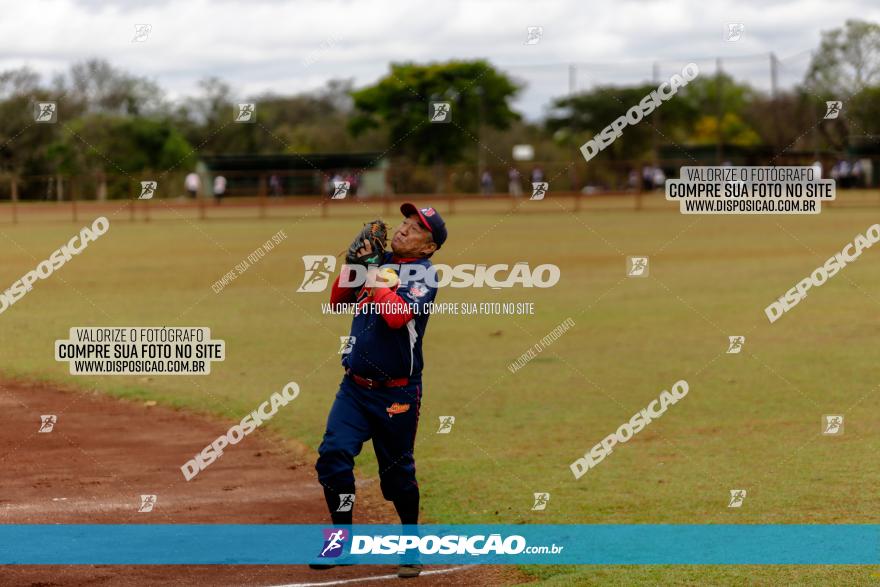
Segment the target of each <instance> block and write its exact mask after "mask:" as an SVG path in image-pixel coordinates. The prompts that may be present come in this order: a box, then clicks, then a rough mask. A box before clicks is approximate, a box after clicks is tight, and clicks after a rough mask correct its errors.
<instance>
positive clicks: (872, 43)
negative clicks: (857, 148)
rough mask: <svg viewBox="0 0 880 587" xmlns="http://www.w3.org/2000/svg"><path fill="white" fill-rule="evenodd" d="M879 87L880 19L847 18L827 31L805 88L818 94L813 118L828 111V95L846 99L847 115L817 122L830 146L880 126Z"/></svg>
mask: <svg viewBox="0 0 880 587" xmlns="http://www.w3.org/2000/svg"><path fill="white" fill-rule="evenodd" d="M878 88H880V25H877V24H876V23H872V22H866V21H863V20H847V21H846V23H845V24H844V26H843V27H842V28H837V29H833V30H830V31H825V32H823V33H822V40H821V42H820V43H819V48H818V50H817V51H816V52H815V53H814V54H813V60H812V62H811V63H810V68H809V70H808V71H807V75H806V79H805V82H804V89H805V90H806V91H808V92H809V93H810V94H811V95H812V97H813V99H814V100H815V105H814V112H815V114H814V118H820V117H821V116H822V115H823V114H824V112H825V104H824V102H825V101H829V100H841V101H843V108H844V110H843V116H840V117H839V118H838V119H836V120H824V121H822V124H820V125H819V126H818V127H817V129H818V131H819V133H820V134H821V137H822V140H823V142H824V143H825V145H826V146H831V147H832V148H836V149H843V148H845V147H846V146H847V145H848V144H850V142H851V139H852V138H855V137H856V136H859V137H860V138H868V139H872V137H871V136H870V135H872V134H876V133H877V132H878V130H880V104H878V102H877V98H878ZM872 140H873V139H872ZM816 146H817V148H818V147H820V146H821V145H816Z"/></svg>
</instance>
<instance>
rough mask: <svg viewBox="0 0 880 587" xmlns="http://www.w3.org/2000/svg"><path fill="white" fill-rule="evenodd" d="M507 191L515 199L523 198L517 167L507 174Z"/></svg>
mask: <svg viewBox="0 0 880 587" xmlns="http://www.w3.org/2000/svg"><path fill="white" fill-rule="evenodd" d="M507 182H508V183H507V189H508V191H509V192H510V195H511V196H513V197H514V198H521V197H522V194H523V192H522V184H521V183H520V176H519V171H518V170H517V169H516V168H515V167H511V168H510V170H509V171H508V172H507Z"/></svg>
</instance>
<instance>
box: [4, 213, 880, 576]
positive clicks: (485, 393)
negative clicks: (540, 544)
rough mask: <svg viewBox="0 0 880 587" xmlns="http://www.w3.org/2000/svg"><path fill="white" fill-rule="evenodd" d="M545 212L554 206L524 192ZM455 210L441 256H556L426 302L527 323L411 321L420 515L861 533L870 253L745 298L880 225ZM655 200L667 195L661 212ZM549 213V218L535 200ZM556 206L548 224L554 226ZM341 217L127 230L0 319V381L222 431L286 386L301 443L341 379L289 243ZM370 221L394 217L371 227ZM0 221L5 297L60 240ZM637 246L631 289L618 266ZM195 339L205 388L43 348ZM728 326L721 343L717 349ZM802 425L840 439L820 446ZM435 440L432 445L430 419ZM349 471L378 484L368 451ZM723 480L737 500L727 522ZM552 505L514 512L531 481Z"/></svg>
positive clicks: (870, 438) (323, 235) (824, 439)
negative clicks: (846, 526) (640, 417)
mask: <svg viewBox="0 0 880 587" xmlns="http://www.w3.org/2000/svg"><path fill="white" fill-rule="evenodd" d="M543 204H544V205H546V206H551V207H552V206H553V203H552V201H549V200H548V201H545V202H544V203H543ZM507 208H508V207H507V206H504V207H503V208H500V209H499V213H498V214H497V215H487V214H464V213H459V214H455V215H452V216H448V217H447V218H446V220H447V225H448V227H449V231H450V237H449V241H448V243H447V246H445V247H444V248H443V250H442V251H441V252H440V253H438V255H437V256H436V259H435V260H436V261H437V262H439V263H447V264H455V263H509V264H513V263H515V262H517V261H528V262H529V263H530V264H531V265H532V266H535V265H537V264H541V263H555V264H557V265H559V267H560V268H561V271H562V277H561V279H560V282H559V284H558V285H557V286H556V287H555V288H551V289H522V288H517V289H512V290H492V289H488V288H485V289H470V290H464V289H445V290H441V292H440V294H439V296H438V299H437V301H438V302H445V301H458V302H465V301H468V302H484V301H486V302H489V301H501V302H505V301H523V302H534V304H535V308H536V315H534V316H475V317H474V316H435V317H433V318H432V319H431V322H430V324H429V327H428V333H427V337H426V340H425V343H424V351H425V355H426V371H425V395H424V400H423V406H422V426H421V427H420V430H419V438H418V443H417V452H416V456H417V463H418V473H419V480H420V484H421V486H422V491H423V511H424V514H425V516H426V517H427V518H428V519H429V520H430V521H434V522H447V523H451V522H455V523H486V522H494V523H747V524H752V523H878V521H880V513H878V512H880V494H878V492H877V491H876V487H877V485H878V483H880V470H878V469H877V468H876V467H874V466H872V465H871V464H872V463H873V462H874V459H875V458H876V455H877V451H878V449H880V442H878V438H880V418H878V415H880V413H878V406H877V401H876V398H877V393H878V382H877V380H878V374H880V367H878V361H877V360H876V353H877V340H878V339H877V337H878V334H880V324H878V320H877V318H876V317H877V316H878V306H880V271H878V267H880V250H875V249H868V250H866V251H865V252H864V253H863V255H862V256H861V257H860V258H859V259H858V260H857V261H855V262H853V263H852V264H851V265H849V266H847V267H846V268H844V269H843V270H842V271H841V272H840V273H839V274H838V275H837V276H835V277H834V278H832V279H831V280H829V281H828V282H827V283H825V284H824V285H823V286H822V287H820V288H816V289H813V290H811V291H810V293H809V295H808V297H807V298H806V299H805V300H803V301H802V302H801V303H800V304H799V305H798V306H797V307H795V308H794V309H793V310H791V311H790V312H789V313H787V314H786V315H785V316H783V317H782V318H781V319H780V320H779V321H778V322H776V323H774V324H770V323H768V321H767V319H766V317H765V316H764V312H763V309H764V307H765V306H766V305H767V304H769V303H770V302H771V301H773V300H775V299H776V298H777V297H778V296H780V295H782V294H783V293H784V292H785V291H786V290H787V289H789V288H791V287H793V286H794V285H795V284H796V283H797V282H798V281H799V280H800V279H802V278H804V277H806V276H808V275H809V274H810V273H811V272H812V271H813V270H814V269H815V268H816V267H818V266H820V265H821V264H822V263H823V262H824V261H825V259H827V258H828V257H830V256H831V255H833V254H834V253H836V252H838V251H839V250H840V249H841V248H842V247H843V246H844V245H845V244H846V243H848V242H850V241H852V239H853V238H854V237H855V236H856V235H857V234H859V233H864V231H865V230H866V229H867V228H868V227H869V226H870V225H872V224H874V223H876V222H877V221H878V219H880V214H878V212H877V210H876V209H849V210H846V209H832V210H826V211H824V212H822V214H820V215H818V216H802V217H794V216H792V217H785V216H780V217H769V216H766V217H757V216H727V217H710V216H682V215H679V214H678V213H677V211H675V212H665V213H660V212H643V213H634V212H630V211H593V210H590V209H589V207H587V208H585V209H584V210H583V211H581V212H580V213H578V214H560V213H555V214H544V213H540V212H537V213H535V212H533V210H535V203H532V204H531V205H530V210H529V213H520V214H510V213H508V211H507ZM673 208H674V205H672V204H670V206H669V209H670V210H672V209H673ZM551 209H552V208H551ZM558 211H559V210H556V212H558ZM370 214H371V212H370V211H368V210H364V214H363V218H358V217H355V216H350V217H347V218H330V219H326V220H321V219H317V218H307V219H301V220H297V219H280V218H269V219H266V220H262V221H260V220H253V221H241V220H237V221H233V220H215V221H209V222H195V221H193V222H190V221H186V220H176V221H175V220H168V221H158V222H151V223H142V222H138V223H130V222H128V221H127V215H126V214H122V215H121V216H120V220H119V221H118V222H114V218H113V217H111V223H112V225H111V229H110V231H109V232H108V233H107V234H106V235H105V236H103V237H102V238H101V239H99V240H98V241H97V242H95V243H93V244H92V245H90V247H89V248H88V249H87V250H86V251H85V252H84V253H83V254H82V255H80V256H78V257H75V258H73V259H72V260H71V261H70V262H69V263H68V264H67V265H65V266H64V267H63V268H61V269H60V270H59V271H58V272H57V273H55V274H54V275H53V276H52V277H51V278H49V279H48V280H45V281H40V282H38V283H37V284H36V285H35V287H34V289H33V291H32V292H30V293H29V294H28V295H27V296H25V297H24V298H23V299H21V300H20V301H18V302H17V303H16V304H15V305H14V306H12V307H11V308H9V309H8V310H7V311H6V312H5V313H3V314H0V337H2V340H3V344H2V353H0V369H2V371H4V372H5V373H6V374H7V375H15V376H27V377H31V378H39V379H44V380H51V381H57V382H60V383H64V384H66V385H70V384H78V385H82V386H89V387H94V388H97V389H100V390H102V391H105V392H107V393H111V394H114V395H118V396H122V397H149V398H152V399H157V400H159V401H162V402H165V403H168V404H172V405H175V406H180V407H185V408H188V409H193V410H197V411H202V412H210V413H216V414H221V415H225V416H227V417H229V418H230V419H240V418H241V416H242V415H243V414H245V413H247V412H248V411H250V410H251V409H253V408H254V407H255V406H256V405H257V404H258V403H259V402H261V401H263V400H264V399H266V398H268V396H269V395H270V394H271V393H272V392H273V391H277V390H280V389H281V387H282V386H283V385H284V384H285V383H286V382H288V381H291V380H294V381H297V382H298V383H299V384H300V387H301V389H302V394H301V395H300V398H299V399H298V400H297V401H296V402H295V404H294V405H293V406H291V407H290V408H287V409H285V410H282V411H281V412H280V413H279V415H277V416H276V417H275V418H274V419H273V420H272V421H271V422H270V423H269V424H268V427H269V428H271V429H273V430H275V431H276V432H279V433H282V434H284V435H286V436H289V437H291V438H294V439H297V440H299V441H301V442H302V443H303V444H305V445H307V446H308V447H311V448H312V449H315V448H316V447H317V445H318V443H319V441H320V438H321V435H322V433H323V427H324V423H325V419H326V414H327V411H328V409H329V406H330V404H331V402H332V400H333V395H334V393H335V391H336V386H337V384H338V381H339V379H340V377H341V368H340V366H339V356H338V355H337V350H338V345H339V336H341V335H345V334H347V333H348V321H349V318H348V317H346V316H323V315H322V314H321V309H320V304H321V302H326V301H327V295H325V294H306V293H296V291H295V290H296V288H297V287H298V286H299V283H300V281H301V279H302V275H303V267H302V263H301V260H300V257H301V256H302V255H304V254H321V253H330V252H333V253H336V252H339V251H341V250H343V249H344V248H345V247H346V246H347V244H348V242H349V240H350V238H351V237H352V235H353V234H354V233H355V232H356V231H357V229H358V228H359V226H360V222H361V221H365V220H369V219H370V218H371V217H372V216H370ZM386 219H387V220H392V221H393V222H395V223H396V222H397V218H395V217H394V215H392V216H391V217H389V218H386ZM89 222H90V219H88V220H83V221H81V222H80V223H78V224H73V223H70V222H65V223H60V222H53V223H48V222H42V223H41V222H39V221H38V220H31V219H29V220H28V222H27V223H23V224H19V225H16V226H12V225H5V226H2V227H0V243H2V245H3V246H2V248H0V261H2V262H0V289H5V288H7V287H9V285H10V284H11V283H12V282H13V281H15V280H16V279H18V278H20V277H21V276H22V275H24V274H25V273H26V272H27V271H29V270H30V269H33V268H34V267H35V266H36V264H37V263H38V262H39V261H41V260H43V259H45V258H46V257H47V256H48V255H49V254H50V253H51V252H52V251H53V250H55V248H57V247H58V246H60V245H61V244H62V243H64V242H66V241H67V240H68V239H69V238H70V237H71V236H72V235H73V234H74V233H75V232H77V231H78V230H79V228H80V227H81V226H84V225H85V224H87V223H89ZM282 229H283V230H285V232H286V233H287V234H288V236H289V238H288V239H287V240H286V241H284V242H282V243H281V244H280V245H278V246H276V247H275V249H274V251H272V252H271V253H269V254H268V255H267V256H266V257H265V258H264V259H262V260H261V261H260V262H259V263H258V264H256V265H254V266H252V267H251V268H250V269H248V271H247V272H246V273H244V274H243V275H241V276H240V277H238V279H236V280H235V281H234V282H233V283H231V284H230V285H229V286H228V287H226V289H225V290H223V291H222V292H221V293H219V294H215V293H214V292H213V291H212V289H211V285H212V283H214V282H215V281H216V280H217V279H219V278H220V277H221V276H223V274H225V273H226V272H227V271H230V270H232V269H233V267H234V266H235V265H236V264H237V263H239V262H240V261H241V260H242V259H244V258H245V257H246V256H247V255H248V254H249V253H250V252H251V251H253V250H254V249H256V248H257V247H259V246H260V245H261V244H262V243H263V242H264V241H265V240H267V239H269V238H270V237H271V236H272V235H273V234H274V233H275V232H277V231H278V230H282ZM627 255H647V256H649V258H650V276H649V277H648V278H645V279H635V278H627V277H626V276H625V258H626V256H627ZM569 317H570V318H572V319H573V320H574V322H575V326H574V327H573V328H572V329H571V330H570V331H568V332H567V333H566V334H565V335H564V336H562V337H561V338H560V339H559V340H558V341H556V342H555V343H554V344H552V345H551V346H550V347H549V348H547V349H546V350H544V351H543V352H542V353H541V354H540V355H538V357H537V358H536V359H535V360H533V361H531V362H530V363H529V364H528V365H526V366H525V367H524V368H522V369H521V370H519V371H517V372H516V373H514V374H512V373H510V371H509V370H508V369H507V365H508V364H509V363H511V362H512V361H514V360H516V359H517V358H518V357H519V356H520V355H521V354H522V353H524V352H525V351H526V350H527V349H529V348H530V347H532V346H533V345H534V344H536V343H537V342H538V341H539V340H540V339H541V338H542V337H544V336H545V335H546V334H547V333H548V332H550V331H551V330H552V329H553V328H554V327H555V326H556V325H558V324H559V323H560V322H562V321H563V320H565V319H566V318H569ZM162 325H165V326H172V325H179V326H209V327H211V329H212V335H213V337H214V338H221V339H224V340H225V341H226V344H227V353H228V358H227V360H226V361H225V362H222V363H214V365H213V367H212V373H211V375H210V376H208V377H161V376H154V377H150V378H146V377H103V378H97V377H93V378H86V377H77V378H73V377H71V376H69V375H68V374H67V364H66V363H56V362H55V361H54V354H53V353H54V351H53V344H54V341H55V340H56V339H60V338H66V337H67V333H68V329H69V328H70V327H72V326H162ZM729 335H745V336H746V344H745V347H744V350H743V352H742V354H739V355H728V354H726V350H727V337H728V336H729ZM679 379H686V380H687V381H688V382H689V384H690V393H689V394H688V396H687V397H686V398H684V399H683V400H682V401H680V402H679V403H678V404H676V405H674V406H672V407H671V408H670V409H669V411H668V412H667V413H666V414H665V415H664V416H663V417H662V418H661V419H659V420H656V421H654V422H653V423H652V424H651V425H650V426H648V427H647V428H646V429H645V430H643V431H642V432H641V433H640V434H638V435H637V436H636V437H635V438H633V439H632V440H630V441H629V442H628V443H627V444H625V445H622V446H618V447H617V448H615V450H614V452H613V453H612V454H610V455H609V456H608V457H607V458H606V459H605V460H604V461H603V462H602V463H601V464H599V465H598V467H597V468H596V469H594V470H591V471H589V472H588V473H587V474H586V475H585V476H584V477H582V478H581V479H580V480H574V478H573V476H572V474H571V472H570V470H569V464H570V463H571V462H572V461H574V460H575V459H576V458H578V457H579V456H582V454H583V453H584V452H585V451H588V450H589V449H590V447H592V446H593V445H594V444H596V443H598V442H599V441H600V440H601V439H602V438H603V437H605V436H606V435H608V434H610V433H612V432H613V431H614V430H615V429H616V428H617V427H618V426H619V425H620V424H622V423H624V422H625V421H627V420H628V419H629V418H630V416H631V415H632V414H634V413H635V412H637V411H639V410H641V409H642V408H644V407H646V406H647V405H648V403H649V402H650V401H651V400H652V399H654V398H656V397H657V396H658V394H659V393H660V391H661V390H663V389H668V388H669V387H670V386H671V385H672V384H673V383H674V382H675V381H677V380H679ZM823 414H843V415H844V416H845V422H846V424H845V433H844V435H843V436H841V437H829V436H822V435H821V434H820V420H821V417H822V415H823ZM441 415H454V416H455V417H456V423H455V427H454V430H453V432H452V433H451V434H448V435H438V434H436V433H435V432H436V430H437V426H438V417H439V416H441ZM359 465H360V470H359V475H361V476H364V475H367V476H372V475H376V467H375V460H374V458H373V456H372V452H371V450H368V449H365V451H364V455H363V456H362V457H361V458H360V462H359ZM730 489H746V490H747V491H748V497H747V498H746V501H745V503H744V505H743V507H742V508H739V509H731V508H728V507H727V503H728V496H729V490H730ZM538 491H547V492H549V493H550V494H551V499H550V503H549V506H548V507H547V509H546V511H543V512H533V511H530V508H531V506H532V502H533V499H532V493H533V492H538ZM527 571H528V572H530V573H534V574H535V577H536V581H537V580H543V581H545V583H542V584H547V585H568V584H575V583H577V584H603V585H633V584H638V585H654V584H681V585H705V584H743V583H750V584H767V585H770V584H810V585H813V584H815V585H820V584H853V585H855V584H866V583H869V582H872V581H873V582H876V581H877V579H876V577H875V576H874V575H876V574H877V569H875V568H869V567H857V568H852V567H810V568H808V567H650V568H647V567H566V568H558V567H543V568H535V567H530V568H528V569H527Z"/></svg>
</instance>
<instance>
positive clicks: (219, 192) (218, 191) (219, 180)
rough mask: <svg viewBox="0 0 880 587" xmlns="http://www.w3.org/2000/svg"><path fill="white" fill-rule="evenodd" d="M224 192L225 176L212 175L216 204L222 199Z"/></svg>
mask: <svg viewBox="0 0 880 587" xmlns="http://www.w3.org/2000/svg"><path fill="white" fill-rule="evenodd" d="M224 194H226V178H225V177H223V176H222V175H218V176H216V177H214V197H215V198H217V203H218V204H219V203H220V200H222V199H223V196H224Z"/></svg>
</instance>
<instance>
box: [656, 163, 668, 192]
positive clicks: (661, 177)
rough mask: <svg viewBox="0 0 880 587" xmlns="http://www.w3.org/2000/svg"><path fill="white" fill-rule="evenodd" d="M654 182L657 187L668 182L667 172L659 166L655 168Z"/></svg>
mask: <svg viewBox="0 0 880 587" xmlns="http://www.w3.org/2000/svg"><path fill="white" fill-rule="evenodd" d="M653 183H654V187H655V188H662V187H663V186H664V185H665V184H666V174H665V173H663V170H662V169H660V168H659V167H655V168H654V177H653Z"/></svg>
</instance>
